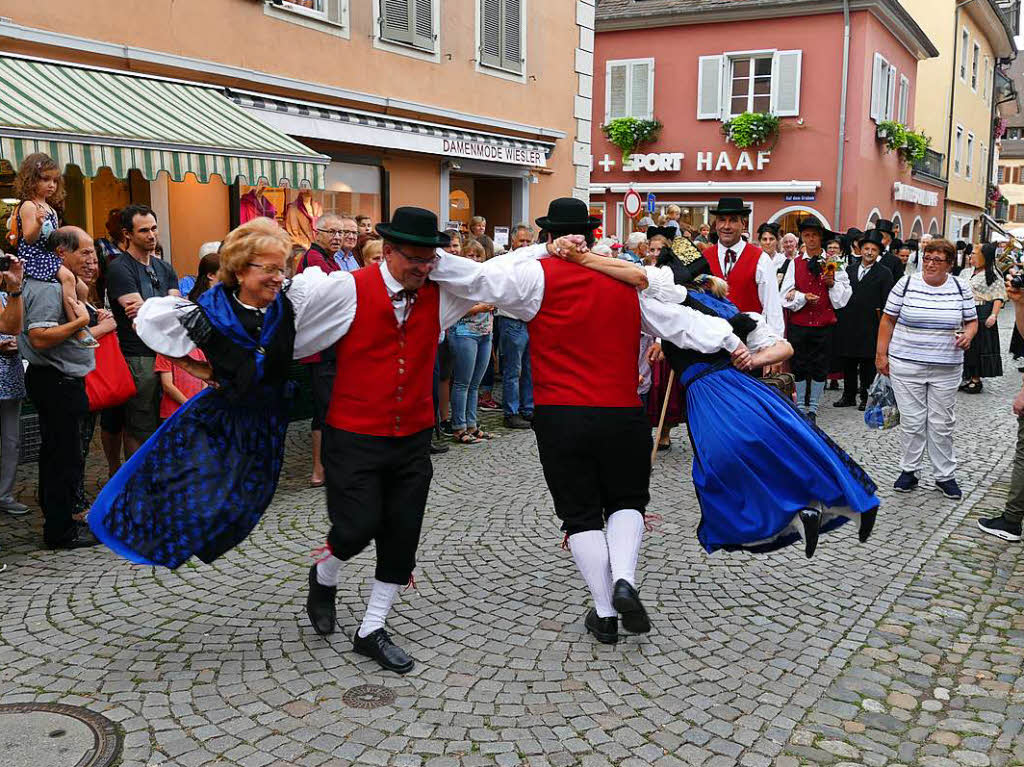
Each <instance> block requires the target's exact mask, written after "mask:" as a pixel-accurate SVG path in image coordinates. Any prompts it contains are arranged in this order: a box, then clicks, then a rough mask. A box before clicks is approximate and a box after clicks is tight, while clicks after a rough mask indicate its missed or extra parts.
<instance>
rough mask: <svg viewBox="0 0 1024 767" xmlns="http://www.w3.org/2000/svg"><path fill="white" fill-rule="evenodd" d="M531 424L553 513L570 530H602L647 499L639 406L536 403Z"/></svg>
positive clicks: (647, 456) (644, 427)
mask: <svg viewBox="0 0 1024 767" xmlns="http://www.w3.org/2000/svg"><path fill="white" fill-rule="evenodd" d="M533 430H534V432H535V433H536V435H537V450H538V451H539V452H540V463H541V466H542V467H543V469H544V479H545V480H546V481H547V484H548V490H549V491H550V492H551V498H552V500H554V502H555V513H556V514H557V515H558V518H559V519H560V520H562V530H564V531H565V532H566V533H568V534H569V535H574V534H576V533H582V532H584V531H586V530H602V529H603V528H604V523H605V521H606V520H607V519H608V517H609V515H611V514H613V513H614V512H616V511H618V510H619V509H636V510H638V511H639V512H640V513H641V514H642V513H643V512H644V510H645V509H646V508H647V504H648V503H649V502H650V500H651V496H650V492H649V488H650V481H651V449H652V447H653V444H652V441H651V426H650V423H649V422H648V420H647V415H646V413H645V412H644V409H643V408H640V407H636V408H622V407H570V406H561V405H558V406H556V405H538V406H537V407H536V409H535V410H534V413H533Z"/></svg>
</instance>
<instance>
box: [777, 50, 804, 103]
mask: <svg viewBox="0 0 1024 767" xmlns="http://www.w3.org/2000/svg"><path fill="white" fill-rule="evenodd" d="M803 55H804V52H803V51H776V52H775V53H774V55H773V56H772V99H771V104H772V105H771V112H772V114H774V115H777V116H778V117H797V116H798V115H799V114H800V71H801V67H802V61H803Z"/></svg>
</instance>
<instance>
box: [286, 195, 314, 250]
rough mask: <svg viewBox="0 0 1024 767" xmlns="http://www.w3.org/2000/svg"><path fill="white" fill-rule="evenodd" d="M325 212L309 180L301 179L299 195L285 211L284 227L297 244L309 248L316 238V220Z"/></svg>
mask: <svg viewBox="0 0 1024 767" xmlns="http://www.w3.org/2000/svg"><path fill="white" fill-rule="evenodd" d="M323 212H324V209H323V207H322V206H321V205H320V203H318V202H317V201H316V200H314V199H313V187H312V186H311V185H310V183H309V182H308V181H300V182H299V196H298V197H296V198H295V199H294V200H293V201H292V202H291V203H289V205H288V207H287V208H285V212H284V229H285V231H286V232H288V234H290V235H291V236H292V241H293V242H294V243H295V244H296V245H301V246H302V247H304V248H306V249H307V250H308V249H309V247H310V246H311V245H312V244H313V240H314V239H315V236H314V235H315V230H316V225H315V222H316V220H317V219H318V218H320V216H322V215H323Z"/></svg>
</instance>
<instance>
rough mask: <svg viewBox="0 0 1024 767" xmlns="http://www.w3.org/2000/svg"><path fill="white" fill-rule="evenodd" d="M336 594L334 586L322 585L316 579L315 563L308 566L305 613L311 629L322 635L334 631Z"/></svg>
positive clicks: (336, 619)
mask: <svg viewBox="0 0 1024 767" xmlns="http://www.w3.org/2000/svg"><path fill="white" fill-rule="evenodd" d="M337 596H338V588H337V587H336V586H323V585H321V584H320V582H319V581H318V580H317V579H316V565H313V566H312V567H311V568H309V596H307V597H306V615H308V616H309V622H310V623H312V624H313V631H315V632H316V633H317V634H319V635H320V636H322V637H325V636H327V635H328V634H333V633H334V627H335V625H336V624H337V622H338V613H337V607H336V605H335V600H336V599H337Z"/></svg>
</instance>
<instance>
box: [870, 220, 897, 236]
mask: <svg viewBox="0 0 1024 767" xmlns="http://www.w3.org/2000/svg"><path fill="white" fill-rule="evenodd" d="M875 229H877V230H878V231H880V232H885V233H886V234H888V235H889V236H890V237H895V236H896V229H895V227H894V226H893V223H892V221H890V220H889V219H887V218H880V219H878V220H877V221H876V222H875Z"/></svg>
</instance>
